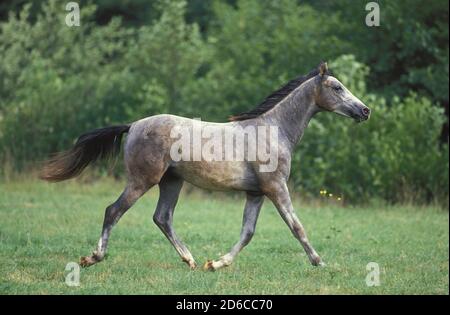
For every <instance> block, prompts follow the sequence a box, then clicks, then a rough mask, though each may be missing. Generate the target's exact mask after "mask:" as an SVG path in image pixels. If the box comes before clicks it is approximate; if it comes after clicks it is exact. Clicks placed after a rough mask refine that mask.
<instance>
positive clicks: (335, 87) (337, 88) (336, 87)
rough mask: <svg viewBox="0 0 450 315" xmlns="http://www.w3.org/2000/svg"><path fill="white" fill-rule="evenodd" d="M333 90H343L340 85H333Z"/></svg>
mask: <svg viewBox="0 0 450 315" xmlns="http://www.w3.org/2000/svg"><path fill="white" fill-rule="evenodd" d="M333 90H335V91H336V92H340V91H342V87H341V86H339V85H336V86H333Z"/></svg>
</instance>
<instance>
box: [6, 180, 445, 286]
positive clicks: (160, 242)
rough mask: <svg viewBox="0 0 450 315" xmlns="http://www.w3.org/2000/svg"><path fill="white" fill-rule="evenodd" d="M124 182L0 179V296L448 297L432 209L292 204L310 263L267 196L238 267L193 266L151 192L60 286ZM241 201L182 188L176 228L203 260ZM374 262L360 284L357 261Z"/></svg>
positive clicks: (233, 221)
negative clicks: (374, 276) (95, 259)
mask: <svg viewBox="0 0 450 315" xmlns="http://www.w3.org/2000/svg"><path fill="white" fill-rule="evenodd" d="M121 188H122V184H121V183H116V182H112V181H108V180H106V181H102V182H96V183H94V184H83V185H82V184H79V183H62V184H57V185H50V184H46V183H41V182H35V181H31V182H26V183H25V182H23V181H21V182H12V183H8V184H0V221H1V226H0V271H1V272H0V293H1V294H448V293H449V278H448V276H449V273H448V272H449V213H448V211H447V210H442V209H438V208H433V207H428V208H418V207H412V206H398V207H381V206H380V207H367V208H361V207H340V206H336V205H326V204H325V205H322V206H317V205H316V206H313V205H311V206H308V205H304V206H300V205H299V204H298V203H296V204H297V207H296V211H297V213H298V215H299V217H300V218H301V220H302V221H303V223H304V225H305V227H306V230H307V231H308V232H309V236H310V239H311V241H312V243H313V245H314V246H315V247H316V250H317V251H318V252H319V253H320V254H321V255H322V257H323V259H324V261H325V262H326V263H327V266H326V267H324V268H317V267H312V266H310V265H309V263H308V260H307V257H306V255H305V254H304V252H303V249H302V248H301V247H300V245H299V244H298V242H297V241H296V240H295V239H294V238H293V236H292V235H291V234H290V232H289V230H288V228H287V227H286V226H285V224H284V222H283V221H282V220H281V218H280V217H279V215H278V213H277V212H276V210H275V208H274V207H273V206H272V205H271V204H270V203H269V202H268V201H267V200H266V202H265V205H264V208H263V210H262V213H261V217H260V219H259V222H258V226H257V231H256V234H255V236H254V238H253V240H252V242H251V243H250V245H249V246H248V247H247V248H246V249H244V251H243V252H242V253H241V255H240V256H239V257H238V259H237V260H236V262H235V264H234V265H232V266H230V267H228V268H227V269H222V270H220V271H217V272H205V271H203V270H202V269H201V268H198V269H197V270H194V271H190V270H189V269H188V268H187V266H186V265H185V264H184V263H182V262H181V260H180V258H179V257H178V255H177V254H176V252H175V250H174V249H173V248H172V246H171V245H170V244H169V242H168V241H167V240H166V239H165V237H164V236H163V235H162V233H161V232H160V231H159V229H158V228H157V227H156V226H155V225H154V224H153V222H152V214H153V210H154V208H155V205H156V200H157V194H158V189H154V190H153V191H151V192H150V193H148V194H147V195H145V196H144V197H143V198H141V199H140V200H139V201H138V203H137V204H136V205H135V206H134V207H133V208H132V209H131V210H130V211H129V212H128V213H127V214H126V215H125V216H124V217H123V218H122V220H121V221H120V222H119V224H118V225H117V226H116V228H115V229H114V231H113V234H112V237H111V240H110V244H109V245H110V246H109V253H108V257H107V258H106V260H105V261H103V262H102V263H99V264H97V265H94V266H92V267H90V268H87V269H82V270H81V277H80V286H79V287H69V286H67V285H66V284H65V281H64V279H65V276H66V274H67V273H68V271H65V266H66V264H67V263H68V262H71V261H75V262H77V261H78V259H79V257H80V256H82V255H86V254H90V253H91V251H92V250H93V249H94V246H95V245H96V243H97V239H98V236H99V233H100V228H101V223H102V219H103V214H104V208H105V207H106V206H107V205H108V204H109V203H111V202H112V201H114V200H115V198H116V197H117V196H118V194H119V193H120V191H121ZM243 204H244V197H243V196H241V197H240V198H238V197H236V198H232V197H229V196H223V195H219V197H218V196H217V195H216V196H214V197H213V196H211V195H208V194H203V193H194V194H189V195H187V194H183V195H182V196H181V198H180V201H179V204H178V208H177V210H176V212H175V228H176V229H177V232H178V234H179V235H180V237H181V238H182V239H183V240H184V241H185V242H186V243H187V245H188V247H189V248H190V249H191V251H192V253H193V255H194V257H195V258H196V261H197V263H198V264H199V265H202V264H203V263H204V262H205V261H206V260H207V259H216V258H218V257H219V256H220V255H222V254H224V253H226V251H227V250H228V249H229V248H230V246H231V245H232V244H234V243H235V242H236V241H237V239H238V236H239V230H240V222H241V216H242V208H243ZM369 262H376V263H378V264H379V266H380V269H381V275H380V286H372V287H369V286H367V285H366V282H365V278H366V275H367V273H368V271H366V265H367V264H368V263H369Z"/></svg>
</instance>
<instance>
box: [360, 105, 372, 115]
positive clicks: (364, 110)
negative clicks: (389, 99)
mask: <svg viewBox="0 0 450 315" xmlns="http://www.w3.org/2000/svg"><path fill="white" fill-rule="evenodd" d="M362 112H363V114H364V115H365V116H369V114H370V109H368V108H367V107H364V108H363V109H362Z"/></svg>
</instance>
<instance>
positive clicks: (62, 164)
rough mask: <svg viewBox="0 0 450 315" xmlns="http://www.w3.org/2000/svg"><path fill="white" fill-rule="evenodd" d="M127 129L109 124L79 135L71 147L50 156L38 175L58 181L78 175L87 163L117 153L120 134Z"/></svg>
mask: <svg viewBox="0 0 450 315" xmlns="http://www.w3.org/2000/svg"><path fill="white" fill-rule="evenodd" d="M128 130H130V125H121V126H111V127H105V128H100V129H95V130H93V131H90V132H88V133H85V134H83V135H81V136H80V137H79V138H78V140H77V142H76V143H75V145H74V147H73V148H72V149H70V150H68V151H64V152H60V153H57V154H56V155H55V156H53V157H51V158H50V159H49V160H48V161H47V163H46V164H45V166H44V168H43V169H42V172H41V174H40V176H39V177H40V178H41V179H44V180H47V181H51V182H59V181H62V180H66V179H69V178H73V177H75V176H78V175H79V174H80V173H81V172H82V171H83V170H84V169H85V168H86V166H88V165H89V163H91V162H94V161H96V160H98V159H103V158H110V157H113V156H115V155H117V154H118V153H119V152H120V142H121V141H122V135H123V134H124V133H126V132H128Z"/></svg>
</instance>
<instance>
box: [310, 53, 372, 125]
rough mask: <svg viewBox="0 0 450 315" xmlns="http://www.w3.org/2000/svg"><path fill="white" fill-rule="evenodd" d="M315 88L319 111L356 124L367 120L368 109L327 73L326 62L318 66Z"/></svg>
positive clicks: (368, 115)
mask: <svg viewBox="0 0 450 315" xmlns="http://www.w3.org/2000/svg"><path fill="white" fill-rule="evenodd" d="M316 86H317V88H316V95H315V99H316V105H317V106H318V107H319V108H320V109H321V110H325V111H329V112H335V113H338V114H340V115H343V116H346V117H351V118H353V119H355V120H356V121H357V122H361V121H364V120H367V119H369V117H370V109H369V108H368V107H367V106H366V105H364V103H363V102H362V101H361V100H359V99H358V98H357V97H356V96H354V95H353V94H352V92H350V91H349V90H348V89H347V88H346V87H345V86H344V85H343V84H342V83H341V82H340V81H339V80H338V79H336V78H335V77H333V76H332V75H330V74H329V73H328V67H327V63H326V62H322V63H321V64H320V65H319V75H318V79H317V85H316Z"/></svg>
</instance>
